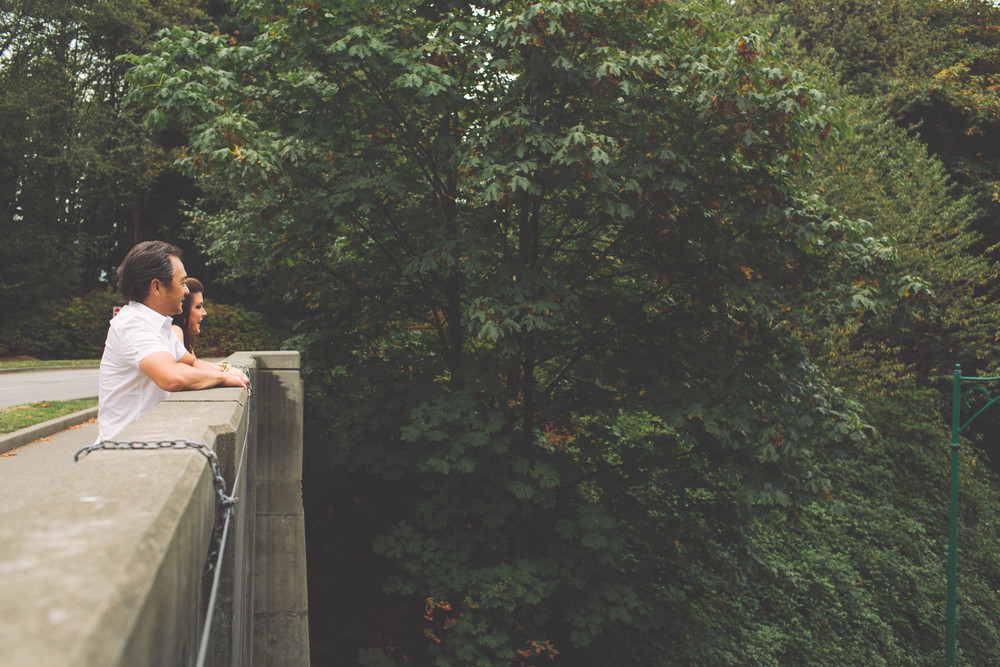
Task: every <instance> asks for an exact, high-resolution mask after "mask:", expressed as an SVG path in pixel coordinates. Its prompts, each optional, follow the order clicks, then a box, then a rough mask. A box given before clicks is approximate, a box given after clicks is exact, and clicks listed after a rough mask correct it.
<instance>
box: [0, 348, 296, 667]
mask: <svg viewBox="0 0 1000 667" xmlns="http://www.w3.org/2000/svg"><path fill="white" fill-rule="evenodd" d="M229 361H230V363H235V364H240V365H243V366H247V367H249V368H250V369H251V372H252V376H253V379H254V396H253V397H252V398H248V396H247V394H246V392H244V391H243V390H241V389H235V388H232V389H230V388H220V389H209V390H205V391H199V392H179V393H177V394H174V395H173V396H171V397H170V398H169V399H167V400H166V401H164V402H163V403H161V404H160V405H159V406H157V407H156V408H155V409H154V410H153V411H152V412H150V413H149V414H148V415H147V416H146V417H144V418H143V419H141V420H139V421H138V422H136V423H135V424H133V425H131V426H129V427H128V428H126V429H124V430H123V431H122V432H121V433H120V434H118V435H117V436H116V440H117V441H137V442H158V441H166V440H170V441H174V440H182V439H183V440H189V441H193V442H201V443H204V444H206V445H208V446H209V447H211V448H212V449H214V450H215V451H216V453H217V455H218V456H219V460H220V467H221V471H222V475H223V478H224V479H225V484H226V487H227V489H226V492H227V493H229V492H230V491H231V490H232V488H233V484H234V482H238V484H237V486H236V489H235V493H234V494H233V495H235V496H236V497H237V498H238V499H239V502H238V503H237V505H236V512H235V515H234V517H233V519H232V521H231V524H230V528H229V535H228V538H227V540H226V548H225V550H224V551H223V556H222V559H223V560H222V567H221V570H220V574H221V585H220V588H219V594H218V597H217V601H216V610H215V613H214V614H213V617H212V619H209V620H208V621H207V622H210V623H211V635H210V636H211V641H210V643H209V645H208V653H207V656H208V659H207V660H206V664H208V665H218V666H220V667H221V666H223V665H225V666H229V665H251V664H257V665H289V666H302V667H305V666H306V665H308V664H309V642H308V631H307V624H306V623H307V618H308V610H307V605H306V596H305V591H306V569H305V567H306V565H305V531H304V523H303V517H302V499H301V470H302V459H301V455H302V454H301V450H302V385H301V380H300V379H299V374H298V355H297V353H294V352H291V353H290V352H252V353H240V354H237V355H233V356H232V357H230V359H229ZM215 525H216V494H215V489H214V486H213V477H212V475H211V470H210V467H209V466H208V463H207V461H206V459H205V457H204V456H203V455H202V454H200V453H198V452H196V451H194V450H192V449H153V450H142V451H97V452H93V453H91V454H89V455H88V456H86V457H84V458H83V459H81V460H80V462H78V463H76V464H73V465H72V466H70V467H69V468H68V469H67V470H65V471H63V472H60V473H58V474H56V475H54V477H53V479H52V483H51V485H50V486H49V488H46V489H40V490H39V491H38V492H37V493H34V494H33V495H32V496H31V497H30V498H28V499H26V502H24V503H23V505H22V509H19V510H18V511H16V512H11V513H8V514H5V515H4V516H3V521H2V522H0V664H4V665H15V666H20V665H24V666H30V667H47V666H50V665H51V666H53V667H56V666H58V667H67V666H70V665H72V666H74V667H77V666H79V667H87V666H93V667H112V666H116V665H120V666H122V667H136V666H142V667H147V666H151V667H155V666H158V665H164V666H171V667H172V666H176V665H190V664H194V663H195V659H196V657H197V652H198V645H199V639H200V637H201V634H202V630H203V625H204V623H205V622H206V619H205V612H206V606H207V602H208V597H209V591H210V586H211V584H212V574H213V573H208V574H206V573H205V564H206V561H207V559H208V555H209V551H210V548H211V543H212V535H213V528H214V527H215Z"/></svg>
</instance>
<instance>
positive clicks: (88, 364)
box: [0, 359, 101, 370]
mask: <svg viewBox="0 0 1000 667" xmlns="http://www.w3.org/2000/svg"><path fill="white" fill-rule="evenodd" d="M100 363H101V361H100V360H99V359H61V360H46V359H0V370H3V369H5V368H78V367H79V368H96V367H97V366H99V365H100Z"/></svg>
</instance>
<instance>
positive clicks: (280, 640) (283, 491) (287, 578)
mask: <svg viewBox="0 0 1000 667" xmlns="http://www.w3.org/2000/svg"><path fill="white" fill-rule="evenodd" d="M257 363H258V364H259V366H258V368H260V369H261V372H260V378H261V379H260V383H259V384H260V387H259V388H258V391H259V392H260V394H261V399H262V400H261V401H260V405H261V406H265V407H263V408H262V412H261V414H260V416H259V418H258V429H259V442H258V449H257V456H258V458H257V525H256V534H257V538H256V548H255V551H256V560H257V562H256V567H257V568H258V576H257V577H255V579H254V650H253V656H254V663H255V664H257V665H268V666H275V667H285V666H288V667H298V666H304V665H308V664H309V610H308V598H307V591H306V577H305V574H306V542H305V539H306V538H305V517H304V514H303V506H302V422H303V420H302V410H303V400H304V397H303V387H302V380H301V379H300V377H299V371H298V368H299V358H298V354H297V353H292V354H290V353H277V354H258V355H257ZM265 573H266V576H265Z"/></svg>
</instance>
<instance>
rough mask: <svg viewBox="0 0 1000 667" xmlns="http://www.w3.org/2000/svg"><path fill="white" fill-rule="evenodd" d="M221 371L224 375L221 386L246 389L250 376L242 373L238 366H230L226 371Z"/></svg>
mask: <svg viewBox="0 0 1000 667" xmlns="http://www.w3.org/2000/svg"><path fill="white" fill-rule="evenodd" d="M221 372H222V374H223V375H224V376H225V380H224V381H223V386H225V387H243V388H244V389H246V388H247V385H248V384H250V378H248V377H247V376H246V375H244V374H243V371H241V370H240V369H238V368H230V369H229V370H227V371H221Z"/></svg>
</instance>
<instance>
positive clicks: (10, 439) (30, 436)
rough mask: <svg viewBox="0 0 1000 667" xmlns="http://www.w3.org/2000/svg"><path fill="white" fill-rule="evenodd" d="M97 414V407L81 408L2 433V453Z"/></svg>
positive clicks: (0, 450) (0, 440)
mask: <svg viewBox="0 0 1000 667" xmlns="http://www.w3.org/2000/svg"><path fill="white" fill-rule="evenodd" d="M96 416H97V408H96V407H94V408H87V409H86V410H80V411H79V412H74V413H72V414H69V415H63V416H62V417H56V418H55V419H50V420H48V421H47V422H42V423H41V424H35V425H34V426H29V427H28V428H22V429H21V430H20V431H14V432H13V433H8V434H6V435H0V454H3V453H4V452H9V451H10V450H12V449H14V448H15V447H20V446H22V445H26V444H28V443H29V442H34V441H35V440H38V439H39V438H44V437H47V436H50V435H52V434H53V433H58V432H59V431H65V430H66V429H68V428H69V427H71V426H77V425H79V424H82V423H84V422H86V421H89V420H91V419H93V418H94V417H96Z"/></svg>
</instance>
